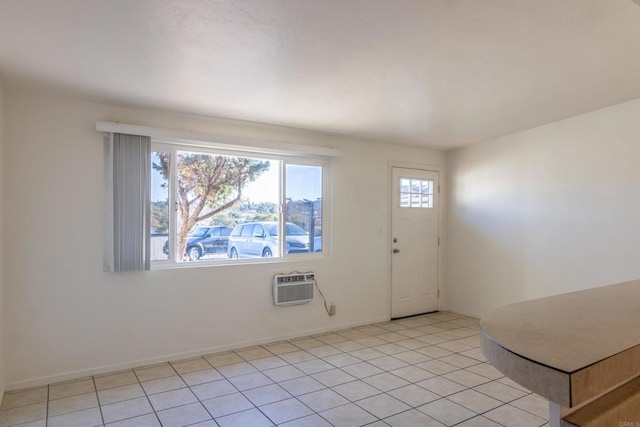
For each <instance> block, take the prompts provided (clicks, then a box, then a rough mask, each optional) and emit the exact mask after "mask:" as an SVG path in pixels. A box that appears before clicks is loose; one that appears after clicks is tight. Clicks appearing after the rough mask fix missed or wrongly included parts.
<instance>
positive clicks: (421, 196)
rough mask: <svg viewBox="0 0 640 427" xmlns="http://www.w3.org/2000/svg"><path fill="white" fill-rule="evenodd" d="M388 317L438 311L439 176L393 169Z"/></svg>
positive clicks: (431, 172)
mask: <svg viewBox="0 0 640 427" xmlns="http://www.w3.org/2000/svg"><path fill="white" fill-rule="evenodd" d="M392 172H393V173H392V177H393V182H392V185H393V190H392V197H393V202H392V203H393V207H392V210H391V239H392V240H391V241H392V244H391V248H392V254H391V288H392V296H391V317H392V318H397V317H404V316H412V315H415V314H421V313H427V312H430V311H436V310H437V309H438V246H439V242H438V192H439V184H438V172H433V171H426V170H420V169H405V168H397V167H394V168H393V169H392Z"/></svg>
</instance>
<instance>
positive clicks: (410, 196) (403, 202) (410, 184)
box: [399, 178, 433, 209]
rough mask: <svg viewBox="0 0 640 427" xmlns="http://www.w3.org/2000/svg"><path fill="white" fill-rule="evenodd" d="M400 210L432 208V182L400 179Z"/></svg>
mask: <svg viewBox="0 0 640 427" xmlns="http://www.w3.org/2000/svg"><path fill="white" fill-rule="evenodd" d="M399 185H400V200H399V203H400V207H401V208H422V209H432V208H433V181H431V180H421V179H416V178H400V183H399Z"/></svg>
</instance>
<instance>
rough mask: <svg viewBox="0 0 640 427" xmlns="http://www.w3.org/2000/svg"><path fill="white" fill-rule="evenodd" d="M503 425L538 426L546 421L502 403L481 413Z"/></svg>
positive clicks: (517, 426) (506, 426)
mask: <svg viewBox="0 0 640 427" xmlns="http://www.w3.org/2000/svg"><path fill="white" fill-rule="evenodd" d="M483 416H484V417H486V418H489V419H490V420H493V421H495V422H497V423H499V424H501V425H503V426H505V427H539V426H541V425H543V424H545V423H546V422H547V421H546V420H545V419H542V418H540V417H536V416H535V415H533V414H530V413H528V412H525V411H523V410H522V409H518V408H516V407H514V406H511V405H503V406H500V407H499V408H496V409H493V410H491V411H489V412H486V413H485V414H483Z"/></svg>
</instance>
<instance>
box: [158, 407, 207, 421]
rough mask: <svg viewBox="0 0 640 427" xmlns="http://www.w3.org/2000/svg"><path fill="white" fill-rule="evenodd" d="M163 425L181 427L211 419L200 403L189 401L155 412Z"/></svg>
mask: <svg viewBox="0 0 640 427" xmlns="http://www.w3.org/2000/svg"><path fill="white" fill-rule="evenodd" d="M157 414H158V418H160V422H161V423H162V426H163V427H181V426H186V425H190V424H195V423H197V422H201V421H206V420H210V419H211V415H209V413H208V412H207V410H206V409H205V408H204V406H202V404H201V403H191V404H189V405H185V406H178V407H177V408H171V409H165V410H164V411H159V412H157Z"/></svg>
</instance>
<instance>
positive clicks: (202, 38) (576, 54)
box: [0, 0, 640, 149]
mask: <svg viewBox="0 0 640 427" xmlns="http://www.w3.org/2000/svg"><path fill="white" fill-rule="evenodd" d="M0 76H1V78H2V82H3V84H4V86H6V87H25V86H26V87H36V88H39V89H45V88H49V89H50V88H53V89H57V90H59V89H63V90H72V91H74V92H76V93H81V94H84V95H90V96H96V97H101V98H106V99H109V100H112V101H115V102H121V103H126V104H136V105H141V106H150V107H156V108H163V109H170V110H175V111H182V112H188V113H197V114H204V115H208V116H217V117H226V118H235V119H243V120H250V121H256V122H266V123H272V124H279V125H286V126H293V127H298V128H305V129H314V130H322V131H328V132H334V133H339V134H344V135H349V136H353V137H357V138H363V139H370V140H379V141H386V142H391V143H403V144H412V145H422V146H428V147H435V148H445V149H446V148H452V147H457V146H461V145H465V144H469V143H472V142H476V141H480V140H484V139H487V138H490V137H495V136H499V135H504V134H508V133H512V132H515V131H519V130H523V129H527V128H530V127H533V126H537V125H540V124H543V123H548V122H551V121H555V120H559V119H562V118H566V117H570V116H574V115H577V114H580V113H584V112H587V111H593V110H596V109H599V108H603V107H606V106H610V105H613V104H617V103H620V102H624V101H628V100H631V99H635V98H638V97H640V7H638V6H637V5H636V4H634V3H633V2H632V1H631V0H535V1H534V0H0Z"/></svg>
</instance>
